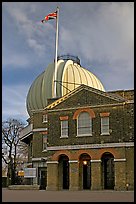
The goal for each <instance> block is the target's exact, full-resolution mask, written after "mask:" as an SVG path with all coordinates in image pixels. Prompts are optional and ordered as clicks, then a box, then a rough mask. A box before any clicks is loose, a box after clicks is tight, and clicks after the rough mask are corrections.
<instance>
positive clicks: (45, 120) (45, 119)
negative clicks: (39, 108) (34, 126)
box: [43, 114, 48, 123]
mask: <svg viewBox="0 0 136 204" xmlns="http://www.w3.org/2000/svg"><path fill="white" fill-rule="evenodd" d="M47 122H48V117H47V114H46V115H43V123H47Z"/></svg>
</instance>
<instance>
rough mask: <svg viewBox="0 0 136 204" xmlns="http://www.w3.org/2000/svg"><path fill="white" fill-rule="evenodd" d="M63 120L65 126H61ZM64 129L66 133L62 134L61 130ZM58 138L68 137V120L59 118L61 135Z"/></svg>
mask: <svg viewBox="0 0 136 204" xmlns="http://www.w3.org/2000/svg"><path fill="white" fill-rule="evenodd" d="M64 122H67V125H66V127H65V128H64V127H63V124H64ZM64 129H65V130H66V133H67V134H63V130H64ZM60 138H68V120H61V136H60Z"/></svg>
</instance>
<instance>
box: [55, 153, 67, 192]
mask: <svg viewBox="0 0 136 204" xmlns="http://www.w3.org/2000/svg"><path fill="white" fill-rule="evenodd" d="M58 182H59V189H69V157H68V156H67V155H65V154H60V155H59V158H58Z"/></svg>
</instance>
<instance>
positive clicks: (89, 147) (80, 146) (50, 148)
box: [47, 142, 134, 150]
mask: <svg viewBox="0 0 136 204" xmlns="http://www.w3.org/2000/svg"><path fill="white" fill-rule="evenodd" d="M133 146H134V142H122V143H105V144H86V145H67V146H51V147H47V150H63V149H92V148H107V147H133Z"/></svg>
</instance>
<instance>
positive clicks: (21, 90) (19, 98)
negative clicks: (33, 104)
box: [2, 85, 28, 119]
mask: <svg viewBox="0 0 136 204" xmlns="http://www.w3.org/2000/svg"><path fill="white" fill-rule="evenodd" d="M2 89H3V90H4V91H3V92H2V118H3V119H7V118H8V117H9V115H10V117H15V118H16V117H17V118H19V117H20V119H26V118H28V113H27V111H26V94H27V92H28V87H27V86H26V85H17V86H16V85H15V86H12V88H11V87H9V86H3V87H2Z"/></svg>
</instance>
